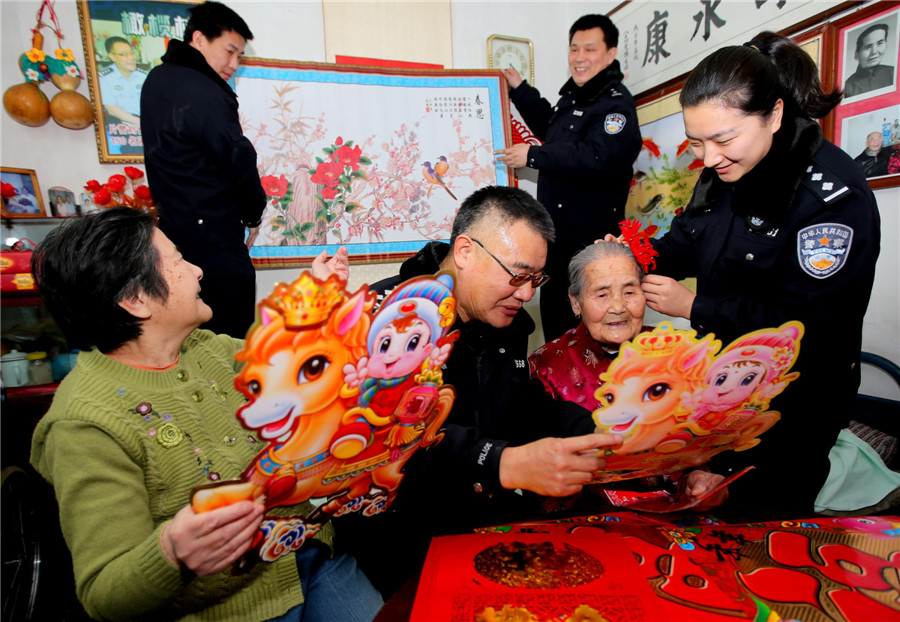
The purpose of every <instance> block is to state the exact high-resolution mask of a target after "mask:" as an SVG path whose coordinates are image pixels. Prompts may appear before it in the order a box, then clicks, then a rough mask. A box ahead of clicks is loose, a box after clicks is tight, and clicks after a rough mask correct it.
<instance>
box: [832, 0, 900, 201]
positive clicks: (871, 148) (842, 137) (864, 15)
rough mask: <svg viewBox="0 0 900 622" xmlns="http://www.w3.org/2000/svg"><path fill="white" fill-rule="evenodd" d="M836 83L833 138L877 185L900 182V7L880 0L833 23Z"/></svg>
mask: <svg viewBox="0 0 900 622" xmlns="http://www.w3.org/2000/svg"><path fill="white" fill-rule="evenodd" d="M832 25H833V27H834V29H835V33H836V35H837V36H836V37H835V39H836V42H837V46H838V50H837V56H838V58H837V63H836V66H837V71H838V75H837V84H838V85H839V86H840V87H841V88H842V89H843V91H844V98H843V100H841V104H840V105H839V106H838V107H837V108H836V109H835V111H834V115H833V119H834V122H833V126H832V130H833V137H834V138H833V141H834V143H835V144H836V145H838V146H839V147H840V148H841V149H843V150H844V151H845V152H847V153H848V154H849V155H850V156H851V157H852V158H853V159H854V160H856V162H857V163H858V164H859V165H860V167H861V168H862V170H863V172H864V173H865V175H866V178H868V180H869V185H870V186H871V187H872V188H887V187H892V186H898V185H900V79H898V69H900V34H898V28H900V7H898V5H897V4H896V3H885V2H876V3H874V4H872V5H870V6H868V7H866V8H864V9H861V10H859V11H857V12H855V13H853V14H852V15H848V16H847V17H844V18H842V19H840V20H837V21H835V22H834V23H833V24H832Z"/></svg>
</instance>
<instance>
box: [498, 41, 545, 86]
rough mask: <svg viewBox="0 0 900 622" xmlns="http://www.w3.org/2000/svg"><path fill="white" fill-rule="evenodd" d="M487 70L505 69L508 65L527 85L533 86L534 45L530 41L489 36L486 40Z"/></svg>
mask: <svg viewBox="0 0 900 622" xmlns="http://www.w3.org/2000/svg"><path fill="white" fill-rule="evenodd" d="M487 52H488V69H506V68H507V67H509V66H510V65H511V66H512V67H513V68H514V69H515V70H516V71H518V72H519V75H521V76H522V77H523V78H524V79H526V80H528V83H529V84H532V85H533V84H534V43H532V42H531V39H523V38H521V37H509V36H507V35H491V36H489V37H488V39H487Z"/></svg>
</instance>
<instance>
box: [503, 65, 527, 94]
mask: <svg viewBox="0 0 900 622" xmlns="http://www.w3.org/2000/svg"><path fill="white" fill-rule="evenodd" d="M500 71H501V73H503V77H504V78H506V82H507V83H508V84H509V88H511V89H517V88H519V85H520V84H522V83H523V82H524V81H525V80H524V79H523V78H522V75H521V74H520V73H519V72H518V71H516V70H515V69H513V68H512V67H506V68H504V69H501V70H500Z"/></svg>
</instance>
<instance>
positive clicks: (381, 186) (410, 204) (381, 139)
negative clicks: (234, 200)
mask: <svg viewBox="0 0 900 622" xmlns="http://www.w3.org/2000/svg"><path fill="white" fill-rule="evenodd" d="M235 78H236V80H235V82H236V91H237V94H238V97H239V101H240V112H241V124H242V126H243V128H244V135H245V136H247V138H249V139H250V141H251V142H252V143H253V145H254V147H255V148H256V151H257V154H258V157H257V164H258V167H259V171H260V176H261V177H262V180H263V187H264V188H265V190H266V195H267V197H268V201H269V203H268V205H267V207H266V210H265V212H264V214H263V220H262V225H261V226H260V233H259V236H258V237H257V239H256V242H255V244H254V246H253V248H252V250H251V257H252V258H253V261H254V264H256V265H257V266H258V267H276V266H277V267H281V266H284V267H288V266H296V265H302V264H304V263H307V262H309V261H310V260H311V259H312V258H313V257H315V256H316V255H317V254H319V253H320V252H321V251H322V250H327V251H328V253H329V254H330V253H333V252H334V251H335V250H337V248H338V247H339V246H342V245H343V246H346V247H347V249H348V251H349V252H350V258H351V261H354V262H357V263H359V262H370V261H391V260H397V259H400V258H403V257H406V256H410V255H412V254H414V253H415V252H416V251H418V250H419V249H420V248H421V247H422V246H423V245H424V243H425V242H427V241H429V240H441V239H448V238H449V237H450V226H451V224H452V222H453V218H454V216H455V215H456V210H457V208H458V207H459V205H460V203H461V202H462V201H463V200H464V199H465V198H466V196H468V195H469V194H470V193H471V192H473V191H474V190H475V189H477V188H480V187H483V186H486V185H504V186H506V185H510V184H511V182H512V179H511V176H510V172H509V171H508V170H507V168H506V167H505V166H504V165H502V164H499V163H498V162H496V161H495V159H494V157H493V151H494V150H496V149H501V148H503V147H504V146H505V145H507V144H508V143H509V132H510V130H509V101H508V98H507V93H506V88H505V84H504V83H503V78H502V76H501V74H500V72H499V71H489V70H448V71H444V70H425V69H401V68H385V67H348V66H342V65H332V64H321V63H300V62H292V61H277V60H265V59H257V58H248V59H246V61H245V62H244V64H243V65H242V66H241V68H240V69H239V70H238V72H237V73H236V74H235Z"/></svg>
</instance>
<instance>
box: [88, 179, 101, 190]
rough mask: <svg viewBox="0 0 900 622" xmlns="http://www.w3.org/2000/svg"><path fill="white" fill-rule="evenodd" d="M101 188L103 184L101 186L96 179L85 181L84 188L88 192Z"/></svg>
mask: <svg viewBox="0 0 900 622" xmlns="http://www.w3.org/2000/svg"><path fill="white" fill-rule="evenodd" d="M102 188H103V186H101V185H100V182H99V181H97V180H96V179H92V180H90V181H89V182H87V184H86V185H85V186H84V189H85V190H87V191H88V192H97V191H98V190H100V189H102Z"/></svg>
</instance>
